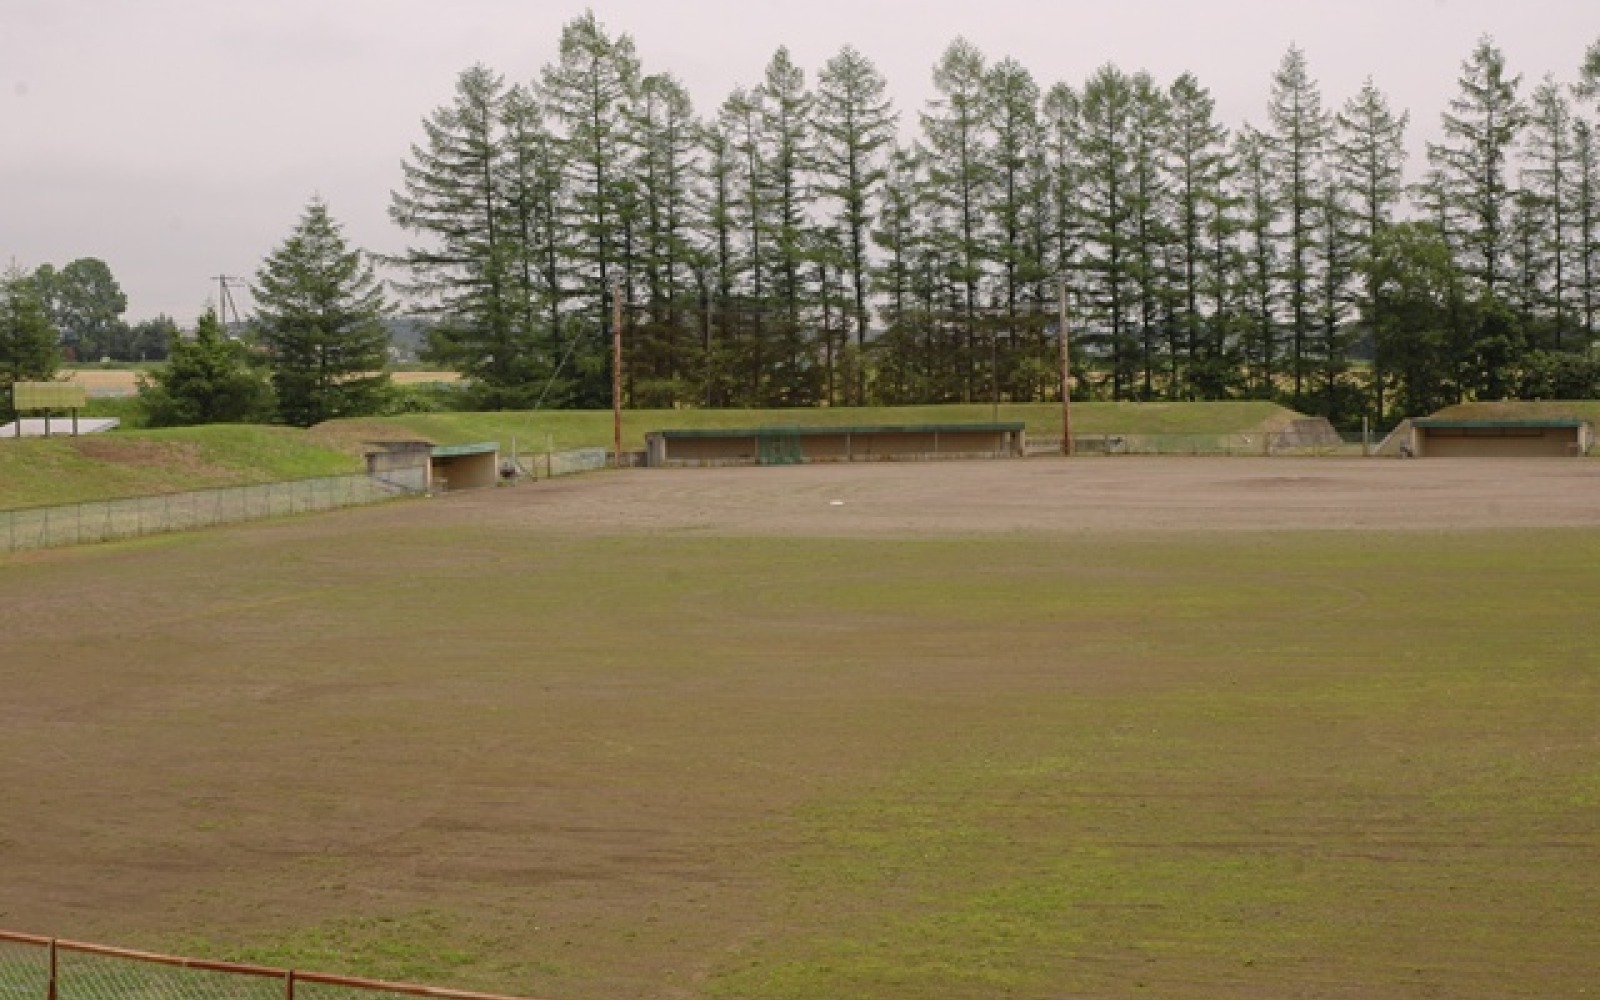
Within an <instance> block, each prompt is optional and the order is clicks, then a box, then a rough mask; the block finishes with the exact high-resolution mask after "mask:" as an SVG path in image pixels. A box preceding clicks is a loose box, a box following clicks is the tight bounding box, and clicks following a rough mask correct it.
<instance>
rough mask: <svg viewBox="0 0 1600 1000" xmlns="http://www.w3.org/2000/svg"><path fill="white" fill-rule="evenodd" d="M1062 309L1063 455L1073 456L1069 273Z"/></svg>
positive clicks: (1064, 283)
mask: <svg viewBox="0 0 1600 1000" xmlns="http://www.w3.org/2000/svg"><path fill="white" fill-rule="evenodd" d="M1060 299H1061V302H1060V307H1061V316H1060V322H1061V454H1063V455H1067V456H1071V454H1072V390H1071V388H1070V386H1071V383H1070V382H1068V381H1067V376H1068V374H1069V369H1068V362H1067V358H1068V351H1067V273H1066V272H1065V271H1063V272H1061V288H1060Z"/></svg>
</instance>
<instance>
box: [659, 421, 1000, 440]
mask: <svg viewBox="0 0 1600 1000" xmlns="http://www.w3.org/2000/svg"><path fill="white" fill-rule="evenodd" d="M1027 426H1028V425H1027V424H1025V423H1022V422H1021V421H1017V422H1015V423H998V424H861V425H857V426H849V425H845V426H841V427H799V426H792V425H791V426H784V425H779V426H766V427H728V428H721V429H717V428H699V427H697V428H693V429H683V430H664V431H651V432H650V433H651V434H659V435H661V436H662V437H664V438H728V437H762V436H764V435H770V434H782V435H797V436H800V435H803V436H807V437H816V436H819V435H838V434H970V433H974V432H978V433H982V432H991V431H1022V430H1024V429H1025V428H1026V427H1027Z"/></svg>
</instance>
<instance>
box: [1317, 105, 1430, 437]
mask: <svg viewBox="0 0 1600 1000" xmlns="http://www.w3.org/2000/svg"><path fill="white" fill-rule="evenodd" d="M1410 117H1411V116H1410V115H1409V114H1408V113H1401V114H1399V115H1396V114H1395V113H1394V112H1393V111H1391V110H1390V109H1389V102H1388V100H1387V99H1386V98H1385V97H1384V95H1383V93H1382V92H1381V91H1379V90H1378V88H1377V87H1375V86H1374V85H1373V83H1372V80H1371V79H1370V78H1369V79H1368V80H1367V81H1366V82H1365V83H1364V84H1362V86H1361V90H1360V92H1359V93H1357V94H1356V96H1354V97H1352V98H1351V99H1350V100H1349V101H1347V102H1345V105H1344V108H1343V109H1342V110H1341V111H1340V112H1339V114H1338V116H1337V117H1336V118H1335V119H1334V140H1333V169H1334V171H1335V177H1336V181H1335V183H1336V185H1337V186H1338V187H1339V188H1340V189H1341V190H1342V191H1343V192H1344V193H1345V196H1346V197H1347V198H1348V200H1349V223H1350V234H1351V238H1352V239H1353V240H1354V241H1355V243H1356V261H1357V275H1358V277H1357V285H1358V289H1357V293H1356V299H1357V302H1356V308H1357V312H1358V314H1359V315H1360V316H1361V317H1362V318H1363V319H1364V320H1365V321H1366V330H1367V335H1368V337H1369V338H1370V337H1371V334H1372V327H1373V324H1375V323H1377V322H1379V321H1380V317H1379V308H1378V304H1377V298H1376V292H1375V290H1374V287H1373V279H1372V274H1371V272H1370V270H1369V269H1366V268H1364V267H1363V266H1362V264H1361V262H1363V261H1371V260H1372V259H1373V258H1374V256H1375V255H1376V252H1377V240H1378V235H1379V234H1380V233H1382V232H1383V231H1384V230H1385V229H1387V228H1388V227H1389V226H1390V225H1392V224H1393V222H1394V217H1395V213H1396V211H1397V209H1398V207H1399V205H1400V201H1401V198H1402V197H1403V196H1404V194H1405V161H1406V152H1405V131H1406V126H1407V124H1408V123H1409V122H1410ZM1386 379H1387V376H1386V375H1385V373H1384V371H1383V369H1382V367H1381V365H1380V364H1379V363H1378V361H1377V359H1376V358H1375V359H1374V361H1373V372H1372V381H1371V385H1372V391H1373V394H1374V397H1375V399H1374V402H1375V405H1376V408H1377V411H1378V412H1379V413H1383V412H1384V410H1385V404H1384V400H1383V391H1384V385H1385V383H1386Z"/></svg>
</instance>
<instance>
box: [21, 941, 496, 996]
mask: <svg viewBox="0 0 1600 1000" xmlns="http://www.w3.org/2000/svg"><path fill="white" fill-rule="evenodd" d="M381 997H393V998H397V1000H398V998H400V997H433V998H436V1000H524V998H519V997H508V996H503V995H500V994H495V993H474V992H469V991H466V990H452V989H444V988H441V987H436V986H422V985H418V984H416V983H395V982H386V981H384V980H381V979H362V978H359V977H354V976H335V975H329V974H327V973H320V972H301V971H298V970H295V969H276V968H271V967H268V966H261V965H245V964H242V963H238V962H212V961H207V960H204V959H196V958H182V957H179V956H177V955H160V954H156V953H154V952H146V951H134V950H132V949H129V948H112V947H108V946H106V945H98V944H88V943H85V942H82V941H66V940H61V939H57V938H47V937H39V936H36V935H31V934H16V933H11V932H9V931H0V998H3V1000H374V998H381Z"/></svg>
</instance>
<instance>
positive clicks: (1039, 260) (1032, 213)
mask: <svg viewBox="0 0 1600 1000" xmlns="http://www.w3.org/2000/svg"><path fill="white" fill-rule="evenodd" d="M984 84H985V87H986V89H987V96H986V99H985V101H984V105H985V110H986V111H987V112H988V115H989V132H990V134H991V135H992V136H993V138H994V151H993V167H992V169H993V178H994V184H993V185H992V187H991V188H990V191H989V203H988V205H987V206H985V208H986V210H987V214H988V216H989V217H990V218H991V219H992V220H993V229H992V236H991V239H990V241H989V250H988V253H987V256H988V257H989V258H990V259H992V260H993V261H994V264H995V268H996V274H995V278H996V285H995V287H994V291H993V296H992V298H993V301H994V303H995V305H996V307H997V309H996V311H997V313H998V315H997V316H996V317H995V319H994V321H993V322H991V324H990V330H989V342H990V346H991V348H992V349H994V350H993V354H992V356H991V358H990V364H991V365H992V367H993V370H992V371H991V372H990V373H989V377H990V379H991V380H992V395H993V396H995V397H996V398H998V397H999V396H1001V395H1007V396H1010V398H1012V399H1019V398H1031V397H1032V393H1033V389H1034V386H1033V383H1034V381H1035V378H1036V373H1037V372H1038V370H1039V363H1040V362H1041V361H1043V360H1044V355H1045V350H1044V348H1045V345H1044V328H1045V323H1046V322H1047V320H1049V319H1053V315H1054V309H1053V308H1050V309H1049V310H1048V311H1047V306H1048V305H1049V303H1047V302H1045V301H1044V300H1042V299H1041V298H1040V294H1039V288H1040V283H1041V281H1042V279H1043V277H1044V275H1045V262H1044V260H1043V257H1042V253H1043V252H1044V251H1045V250H1046V249H1047V244H1048V240H1043V241H1041V239H1040V238H1039V233H1038V229H1037V227H1036V225H1035V222H1036V221H1038V216H1039V215H1040V214H1047V213H1048V209H1047V208H1046V207H1045V206H1046V197H1047V191H1046V189H1045V183H1046V180H1047V178H1046V176H1045V174H1044V171H1043V170H1041V169H1039V161H1040V158H1041V157H1042V156H1043V154H1044V149H1043V134H1042V132H1041V129H1042V125H1041V123H1040V120H1039V110H1040V109H1039V99H1040V98H1039V86H1038V84H1036V83H1035V82H1034V80H1033V75H1032V74H1031V73H1029V72H1028V70H1027V69H1026V68H1025V67H1024V66H1023V65H1022V64H1021V63H1019V62H1017V61H1016V60H1015V59H1002V60H1000V61H999V62H997V63H995V65H994V66H993V67H991V68H990V70H989V72H988V74H987V76H986V77H985V80H984ZM1042 243H1043V244H1045V245H1041V244H1042ZM1052 298H1053V296H1052ZM1002 334H1004V337H1005V339H1004V341H1003V342H1001V340H1000V338H1001V335H1002Z"/></svg>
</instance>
